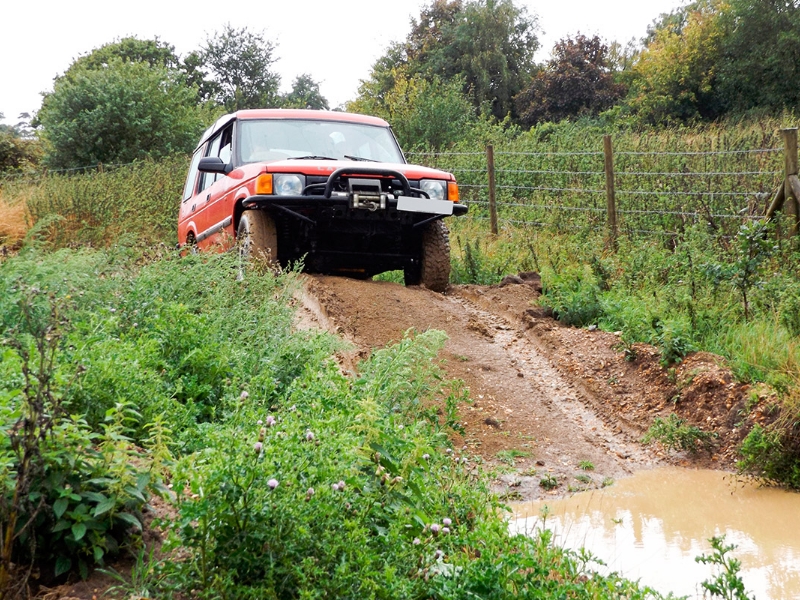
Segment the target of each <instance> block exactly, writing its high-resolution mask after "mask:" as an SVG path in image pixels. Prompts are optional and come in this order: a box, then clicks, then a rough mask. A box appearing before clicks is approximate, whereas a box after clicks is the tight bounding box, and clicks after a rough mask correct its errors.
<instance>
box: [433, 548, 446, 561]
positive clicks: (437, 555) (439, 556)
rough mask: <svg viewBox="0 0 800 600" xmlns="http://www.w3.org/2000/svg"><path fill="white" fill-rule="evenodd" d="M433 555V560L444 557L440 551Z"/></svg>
mask: <svg viewBox="0 0 800 600" xmlns="http://www.w3.org/2000/svg"><path fill="white" fill-rule="evenodd" d="M433 555H434V557H435V558H437V559H439V558H442V557H443V556H444V552H442V551H441V550H437V551H436V552H435V553H434V554H433Z"/></svg>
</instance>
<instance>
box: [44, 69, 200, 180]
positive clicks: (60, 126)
mask: <svg viewBox="0 0 800 600" xmlns="http://www.w3.org/2000/svg"><path fill="white" fill-rule="evenodd" d="M37 119H38V122H39V123H40V124H41V136H42V138H43V139H44V142H45V144H46V148H47V156H46V162H47V164H48V165H49V166H51V167H55V168H76V167H85V166H92V165H96V164H97V163H127V162H131V161H134V160H136V159H142V158H145V157H153V158H158V157H161V156H165V155H168V154H171V153H173V152H188V151H190V150H191V149H192V148H193V146H194V144H195V143H196V142H197V138H198V136H199V135H200V133H201V132H202V129H203V126H204V125H205V123H204V122H203V119H202V118H201V111H200V108H199V107H198V106H197V104H196V95H195V92H194V90H192V89H191V88H189V87H187V86H186V85H185V82H184V80H183V77H182V75H181V74H180V73H179V72H178V71H175V70H171V69H168V68H166V67H164V66H161V65H150V64H149V63H148V62H130V61H123V60H120V59H116V60H110V61H109V62H108V64H106V65H104V66H103V68H100V69H89V68H86V69H82V70H76V71H74V72H73V73H71V74H70V77H62V78H60V79H58V80H56V83H55V86H54V89H53V92H52V93H51V94H49V95H47V96H46V97H45V99H44V102H43V104H42V108H41V110H40V111H39V113H38V115H37Z"/></svg>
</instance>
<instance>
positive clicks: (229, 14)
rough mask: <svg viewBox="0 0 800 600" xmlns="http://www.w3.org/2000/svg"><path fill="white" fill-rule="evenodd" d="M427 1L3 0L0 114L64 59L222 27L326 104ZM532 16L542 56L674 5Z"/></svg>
mask: <svg viewBox="0 0 800 600" xmlns="http://www.w3.org/2000/svg"><path fill="white" fill-rule="evenodd" d="M429 3H430V2H429V1H428V0H391V1H383V0H338V1H333V0H288V1H286V0H281V1H279V2H278V1H276V0H234V1H233V2H225V1H219V0H217V1H211V0H194V1H193V2H188V1H185V0H160V1H157V0H135V1H133V2H109V1H108V0H105V1H103V2H100V1H98V0H69V1H68V2H63V1H58V0H28V1H27V2H25V1H22V0H6V1H5V2H3V3H2V4H1V5H0V22H2V23H3V31H2V34H0V57H2V58H1V59H0V113H3V114H4V115H5V117H6V119H5V122H6V123H16V117H17V115H19V114H20V113H22V112H29V113H32V112H34V111H36V110H38V109H39V107H40V106H41V93H42V92H45V91H50V90H52V85H53V78H54V77H55V76H56V75H58V74H60V73H63V72H64V71H65V70H66V69H67V67H69V65H70V64H71V63H72V61H73V60H74V59H75V58H76V57H77V56H79V55H81V54H86V53H88V52H90V51H91V50H92V49H93V48H97V47H98V46H102V45H103V44H106V43H108V42H112V41H114V40H115V39H118V38H120V37H126V36H136V37H138V38H140V39H152V38H153V37H155V36H158V37H159V38H160V39H161V40H162V41H165V42H168V43H170V44H172V45H174V46H175V49H176V51H177V52H178V54H180V55H184V54H186V53H188V52H190V51H191V50H195V49H197V48H199V47H200V45H201V44H202V43H203V42H204V41H205V39H206V38H207V37H208V35H210V34H212V33H214V32H215V31H219V30H221V29H222V26H223V25H224V24H225V23H230V24H231V25H232V26H234V27H235V28H241V27H247V28H248V29H249V30H251V31H254V32H262V31H263V32H264V33H265V34H266V37H267V38H268V39H271V40H273V41H275V42H277V44H278V48H277V52H276V55H277V57H278V59H279V60H278V61H277V63H276V64H275V65H274V67H275V69H276V70H277V71H278V72H279V73H280V75H281V78H282V87H283V89H284V90H288V89H289V88H290V87H291V83H292V81H293V79H294V78H295V77H296V76H297V75H299V74H301V73H309V74H310V75H311V76H312V77H313V78H314V80H316V81H318V82H320V88H321V90H322V93H323V95H324V96H325V97H326V98H327V99H328V101H329V102H330V103H331V106H332V107H335V106H338V105H340V104H342V103H344V102H346V101H347V100H351V99H353V98H355V96H356V93H357V89H358V83H359V80H360V79H364V78H366V77H367V76H368V75H369V69H370V66H371V65H372V63H373V62H374V61H375V59H376V58H378V57H379V56H381V55H382V54H383V52H384V51H385V49H386V47H387V46H388V44H389V43H390V42H392V41H399V40H402V39H404V38H405V36H406V34H407V33H408V31H409V19H410V18H411V17H412V16H418V15H419V11H420V8H421V7H422V6H425V5H426V4H429ZM516 3H517V5H518V6H523V5H524V6H526V7H527V9H528V11H529V13H531V14H534V15H536V16H538V19H539V28H540V32H539V39H540V42H541V46H542V50H541V51H540V53H539V54H538V55H537V60H544V59H546V58H547V57H548V55H549V52H550V49H551V48H552V47H553V44H554V43H555V42H556V41H558V40H559V39H561V38H563V37H565V36H567V35H574V34H575V33H577V32H578V31H580V32H581V33H584V34H588V35H594V34H598V35H600V36H601V37H603V38H604V39H606V40H607V41H614V40H617V41H620V42H627V41H628V40H630V39H631V38H637V39H638V38H641V37H643V36H644V34H645V30H646V28H647V25H649V24H650V23H651V22H652V21H653V19H655V18H656V17H657V16H658V15H659V14H661V13H663V12H667V11H670V10H672V9H674V8H677V7H678V6H680V5H682V3H683V2H682V0H605V1H604V2H603V1H600V0H555V1H553V0H516Z"/></svg>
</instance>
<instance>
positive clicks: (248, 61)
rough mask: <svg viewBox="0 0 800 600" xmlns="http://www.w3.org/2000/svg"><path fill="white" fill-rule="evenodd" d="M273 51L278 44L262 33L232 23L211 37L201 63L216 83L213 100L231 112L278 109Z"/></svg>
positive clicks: (276, 78) (276, 76)
mask: <svg viewBox="0 0 800 600" xmlns="http://www.w3.org/2000/svg"><path fill="white" fill-rule="evenodd" d="M274 52H275V44H274V43H273V42H271V41H269V40H267V39H266V38H265V37H264V34H263V33H256V32H252V31H249V30H248V29H247V28H244V27H243V28H241V29H236V28H234V27H233V26H232V25H231V24H230V23H228V24H226V25H225V26H224V27H223V28H222V30H221V31H217V32H214V33H213V34H211V35H209V36H208V38H206V41H205V43H204V44H203V46H202V48H201V50H200V52H199V60H200V63H201V64H202V67H201V68H202V70H203V71H205V72H206V73H207V76H208V79H209V80H210V81H211V82H213V84H214V87H215V89H214V93H213V98H214V100H215V101H216V102H217V103H219V104H221V105H223V106H225V108H226V109H227V110H228V111H229V112H233V111H236V110H240V109H244V108H265V107H269V106H275V105H276V104H277V102H278V88H279V86H280V76H279V75H278V74H277V73H275V72H274V71H272V70H271V69H272V65H273V63H274V62H275V60H276V59H275V57H274Z"/></svg>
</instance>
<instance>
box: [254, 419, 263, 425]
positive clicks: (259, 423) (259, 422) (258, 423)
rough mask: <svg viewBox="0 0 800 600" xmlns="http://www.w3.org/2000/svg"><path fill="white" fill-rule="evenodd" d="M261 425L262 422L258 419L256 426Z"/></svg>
mask: <svg viewBox="0 0 800 600" xmlns="http://www.w3.org/2000/svg"><path fill="white" fill-rule="evenodd" d="M263 424H264V421H262V420H261V419H259V420H258V421H256V425H263Z"/></svg>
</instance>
